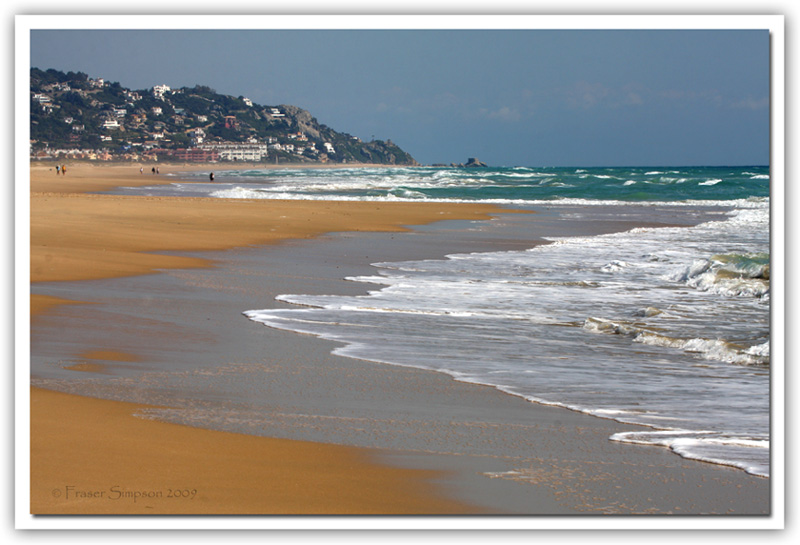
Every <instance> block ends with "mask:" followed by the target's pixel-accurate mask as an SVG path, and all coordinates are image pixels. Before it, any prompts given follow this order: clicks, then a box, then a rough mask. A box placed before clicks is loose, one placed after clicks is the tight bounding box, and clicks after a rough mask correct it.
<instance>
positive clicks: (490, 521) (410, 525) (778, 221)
mask: <svg viewBox="0 0 800 545" xmlns="http://www.w3.org/2000/svg"><path fill="white" fill-rule="evenodd" d="M43 29H105V30H116V29H120V30H121V29H142V30H157V29H219V30H223V29H264V30H266V29H298V30H299V29H381V30H388V29H437V30H444V29H530V30H534V29H610V30H623V29H641V30H651V29H652V30H656V29H705V30H710V29H766V30H769V31H770V34H771V60H770V63H771V76H770V77H771V96H770V104H771V126H770V130H771V161H770V162H771V172H770V175H771V184H772V187H771V193H770V199H771V205H772V211H771V213H772V216H771V221H772V230H771V234H772V245H773V251H772V253H771V258H772V269H773V271H777V274H774V275H773V276H772V279H771V303H772V318H773V320H772V325H771V344H772V347H771V360H772V362H773V365H772V369H771V371H772V378H771V380H772V385H773V388H772V404H771V407H772V420H771V426H772V438H771V449H772V453H773V454H772V456H773V460H772V467H771V473H772V477H771V499H772V502H771V512H772V514H771V515H770V516H769V517H736V516H733V517H702V516H700V517H680V516H662V517H647V516H642V517H616V516H615V517H609V518H604V517H603V518H600V517H589V516H582V515H575V516H566V517H543V516H542V517H538V516H520V517H516V516H515V517H475V518H473V517H313V516H303V517H280V516H276V517H272V516H271V517H191V518H185V517H184V518H175V517H151V516H146V515H143V516H127V517H116V516H104V517H92V516H70V517H66V516H65V517H42V516H38V517H34V516H32V515H30V514H29V512H28V511H29V505H30V482H29V475H30V463H29V457H30V449H29V440H30V420H29V407H30V388H29V387H30V297H29V293H30V282H29V279H30V245H29V241H30V221H29V219H30V202H29V194H30V191H29V188H30V180H29V176H30V168H29V164H30V163H29V156H28V155H29V154H28V141H29V135H30V132H29V131H30V127H29V119H30V112H29V75H30V32H31V31H32V30H43ZM15 31H16V32H15V45H16V52H15V53H16V55H15V57H16V59H15V60H16V62H15V111H16V115H15V131H16V139H15V155H14V157H15V180H16V183H15V195H14V197H15V206H16V231H15V237H14V238H15V251H14V258H15V267H16V268H15V289H16V295H17V296H16V298H15V349H14V350H15V360H16V366H15V394H16V400H15V401H16V426H15V463H16V466H15V475H16V481H15V491H16V496H15V500H16V501H15V506H14V514H15V523H16V528H17V529H114V530H122V529H137V530H142V529H191V530H201V529H235V530H248V529H251V530H252V529H272V530H281V529H298V530H341V529H367V530H378V529H380V530H392V529H397V530H413V529H422V530H439V529H447V530H475V529H486V530H529V529H537V530H546V529H559V530H576V529H580V530H614V529H621V528H622V529H634V530H635V529H639V530H645V529H646V530H675V529H694V530H701V529H711V530H744V529H749V530H774V529H783V528H784V517H785V506H784V499H785V488H784V487H785V483H784V479H785V477H786V473H785V461H784V449H785V434H786V427H785V426H786V422H785V418H784V415H785V410H786V405H785V399H784V388H785V386H784V385H785V384H786V382H785V378H786V376H785V359H784V358H785V344H784V343H785V328H784V317H785V312H786V309H785V304H784V303H785V295H786V292H785V289H784V288H785V285H784V274H783V273H784V271H785V258H784V252H785V250H786V246H785V239H784V226H785V216H784V206H785V204H784V203H785V201H784V197H785V191H784V187H785V179H784V176H785V147H784V146H785V130H786V128H785V117H784V116H785V96H784V92H785V79H784V70H785V62H786V61H785V36H784V31H785V30H784V17H783V16H782V15H688V16H683V15H591V16H589V15H320V16H310V15H270V16H252V15H247V16H242V15H180V16H173V15H159V16H157V17H154V16H151V15H112V16H107V15H103V16H100V15H57V16H55V15H42V16H36V15H18V16H16V17H15Z"/></svg>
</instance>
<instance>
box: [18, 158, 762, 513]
mask: <svg viewBox="0 0 800 545" xmlns="http://www.w3.org/2000/svg"><path fill="white" fill-rule="evenodd" d="M170 168H172V167H161V168H160V174H159V175H152V174H148V173H147V168H145V173H144V174H140V173H139V167H138V165H123V166H109V167H97V166H88V165H87V166H83V165H75V166H72V165H70V166H69V167H68V169H67V174H66V175H65V176H62V175H56V174H55V172H54V171H53V170H52V167H49V168H48V167H47V166H40V165H35V166H33V167H32V168H31V282H32V289H33V292H38V293H32V295H31V314H32V337H33V341H32V346H33V348H32V352H33V353H34V354H37V355H35V356H34V357H41V359H42V361H43V362H44V363H43V364H42V363H40V364H39V366H38V367H37V366H34V367H35V369H34V378H36V379H37V380H36V381H35V383H36V384H37V385H38V386H43V387H33V388H31V467H32V473H31V512H32V513H34V514H68V513H75V514H111V513H120V514H179V513H185V514H188V513H197V514H233V513H241V514H323V513H328V514H374V513H380V514H451V513H452V514H475V513H487V514H497V513H516V514H560V515H563V514H584V513H589V514H605V513H611V514H631V513H636V514H667V513H671V514H702V513H705V514H707V513H714V514H740V515H765V514H768V513H769V509H770V506H769V488H770V487H769V480H768V479H763V478H758V477H753V476H750V475H747V474H745V473H744V472H742V471H739V470H734V469H731V468H725V467H721V466H715V465H712V464H704V463H699V462H691V461H687V460H684V459H682V458H680V457H678V456H675V455H674V454H671V453H669V452H667V451H666V450H665V449H658V448H652V447H650V448H648V447H637V446H632V445H620V444H615V443H611V442H609V441H608V437H609V435H610V434H611V433H614V432H615V431H619V430H622V429H624V427H623V426H622V425H620V424H617V423H615V422H612V421H605V420H600V419H596V418H591V417H587V416H585V415H581V414H577V413H573V412H570V411H566V410H564V409H559V408H552V407H544V406H535V405H532V404H531V403H528V402H526V401H524V400H522V399H519V398H515V397H512V396H509V395H506V394H502V393H500V392H498V391H496V390H494V389H491V388H486V387H480V386H475V385H470V384H463V383H459V382H455V381H453V380H452V379H450V378H449V377H446V376H443V375H439V374H437V373H432V372H428V371H419V370H413V369H404V368H397V367H390V366H379V365H375V364H371V363H368V362H360V361H357V360H349V359H347V358H339V357H336V356H332V355H331V354H330V350H331V345H332V343H329V342H327V341H321V340H317V339H312V342H309V341H308V339H306V338H304V337H300V336H296V335H292V334H287V333H285V332H279V331H275V330H270V329H268V328H264V327H262V326H259V325H257V324H252V323H248V324H245V325H244V326H241V325H237V326H234V325H230V321H231V319H232V318H230V317H229V316H236V317H239V316H238V315H239V314H240V313H241V311H242V310H245V309H246V308H247V307H245V308H242V305H268V304H274V303H272V302H271V301H272V299H273V298H274V295H275V294H278V293H297V292H298V291H297V290H299V289H302V290H304V292H306V293H307V292H309V290H310V291H315V290H316V291H318V292H319V293H331V287H332V286H333V287H335V289H336V290H357V289H362V288H358V287H353V286H352V285H349V286H348V285H346V283H344V282H341V281H340V280H339V279H340V278H342V277H343V276H345V275H346V274H352V273H358V272H359V271H361V270H362V268H364V267H367V266H368V264H369V263H370V262H371V261H373V260H380V259H386V258H388V257H393V258H396V259H402V258H403V257H406V258H409V259H410V258H420V257H427V256H438V255H442V254H443V253H445V252H446V251H447V250H446V249H444V248H443V247H442V244H444V243H445V242H446V241H448V240H450V239H448V238H447V237H445V236H443V235H441V236H440V235H438V234H436V233H428V232H427V231H426V232H424V233H422V234H420V233H415V232H414V231H410V230H409V227H408V226H417V225H424V224H430V223H432V222H439V221H441V220H482V219H487V218H489V217H490V216H492V215H499V214H509V211H508V210H503V209H499V208H496V207H494V206H488V205H457V204H432V203H427V204H408V203H375V202H301V201H248V200H238V201H236V200H222V199H199V198H179V197H170V198H167V197H163V198H161V197H129V196H120V195H98V194H93V193H91V192H95V191H102V190H105V189H111V188H114V187H119V186H134V185H143V184H147V185H149V184H153V183H154V182H155V181H156V180H158V181H163V182H164V183H168V182H170V181H172V180H174V178H173V179H170V178H168V177H166V176H165V175H166V174H167V173H168V172H169V169H170ZM196 168H200V169H204V170H205V169H210V167H209V166H207V165H203V166H198V167H196ZM174 169H175V171H180V170H185V168H183V167H174ZM653 221H654V222H659V221H661V222H663V223H668V222H669V220H668V218H664V219H658V218H655V219H653ZM634 224H636V223H634ZM634 224H631V225H628V224H625V226H623V225H622V222H620V223H619V225H617V224H615V223H614V222H611V221H609V222H606V223H603V224H599V225H595V226H593V227H592V229H595V230H597V229H608V230H614V229H620V228H622V227H625V228H629V227H630V226H632V225H634ZM539 225H540V228H541V229H542V231H543V232H542V233H541V234H542V235H543V234H551V233H549V232H546V231H547V230H548V229H549V228H550V227H549V224H547V223H546V221H545V220H542V222H541V223H540V224H539ZM449 243H450V244H456V243H455V242H452V241H451V242H449ZM457 244H460V246H459V248H462V249H464V250H470V251H479V250H481V249H482V248H488V247H491V248H496V247H502V246H501V245H502V244H507V245H508V247H516V246H518V245H519V244H520V241H504V240H467V239H461V240H460V242H458V243H457ZM390 246H391V248H390ZM356 254H357V257H356ZM38 286H56V289H52V290H51V291H50V292H48V293H43V291H47V290H39V289H38ZM60 286H64V289H61V287H60ZM265 286H267V287H268V289H265ZM149 294H154V295H153V297H152V299H153V300H152V301H150V300H149V301H148V303H147V307H148V308H146V309H145V308H144V305H143V304H142V300H143V299H144V298H145V297H150V295H149ZM155 294H157V295H155ZM177 308H179V309H180V313H178V312H175V315H174V316H173V315H172V313H171V312H170V309H177ZM209 308H214V309H215V312H212V313H211V314H209V313H208V309H209ZM245 322H246V320H245ZM65 324H69V325H66V326H65ZM86 324H90V325H89V326H87V325H86ZM166 326H168V327H169V331H171V333H170V335H164V334H163V331H164V330H165V327H166ZM70 328H73V329H74V330H75V332H74V333H73V332H72V329H70ZM81 328H83V330H84V331H83V333H81V332H80V330H81ZM65 329H66V330H67V331H70V333H69V335H67V336H66V337H67V340H64V339H63V338H61V339H56V337H57V336H58V335H59V334H58V331H62V332H63V331H64V330H65ZM159 332H161V333H159ZM253 340H258V343H254V342H253ZM258 346H269V347H270V349H269V352H268V353H266V354H265V353H263V351H259V348H258ZM39 354H40V355H41V356H39ZM51 361H52V362H55V363H50V362H51ZM165 361H168V362H170V365H171V367H170V369H172V370H176V369H177V370H179V371H180V373H179V374H180V377H181V379H180V380H182V381H184V382H183V383H181V384H183V385H191V386H192V387H195V386H196V384H197V383H196V382H195V381H196V380H197V379H198V377H199V376H200V375H203V374H206V375H211V374H214V373H216V375H214V376H216V377H219V383H220V384H224V383H225V381H226V380H228V379H229V375H228V374H226V373H232V371H233V370H235V371H236V373H238V375H237V376H239V375H241V374H242V372H243V371H244V372H246V373H251V374H252V373H256V372H257V373H264V372H265V371H264V369H267V370H268V372H269V373H270V375H269V376H270V380H268V381H266V382H265V383H264V384H263V385H260V386H259V388H260V389H259V390H258V391H257V392H255V393H254V395H253V401H252V403H250V404H249V405H247V406H240V407H236V410H237V411H239V412H241V413H242V414H248V411H250V412H252V413H253V415H255V416H254V418H252V419H251V420H250V422H252V424H251V427H250V428H248V427H247V426H244V425H242V426H239V427H237V426H235V425H230V424H225V425H223V424H219V425H217V426H216V427H217V429H204V428H214V427H215V425H213V423H212V425H209V424H208V423H207V422H203V421H202V420H203V419H202V415H203V414H204V413H203V411H202V410H200V409H202V408H204V407H206V406H210V405H209V404H211V403H212V401H213V400H211V398H210V397H209V398H204V397H203V396H202V395H201V396H200V397H198V398H197V399H196V400H195V401H194V402H193V403H195V405H191V404H189V405H184V406H182V407H177V408H176V407H174V406H173V405H171V404H170V403H169V396H170V395H174V393H175V392H180V391H181V388H183V386H181V384H178V385H177V386H176V385H174V384H172V383H169V381H168V380H167V381H165V380H164V377H165V376H167V374H166V373H164V372H163V369H161V368H158V367H157V366H156V364H155V363H154V362H165ZM48 366H50V367H48ZM48 369H50V370H51V371H52V375H51V374H49V373H50V371H48ZM65 372H66V373H71V374H73V375H75V376H76V377H78V376H80V377H85V378H86V379H85V380H84V381H83V382H82V383H81V384H82V386H81V387H80V388H78V389H77V391H76V392H75V393H81V394H86V393H87V391H91V393H92V397H87V396H86V395H75V393H68V392H65V391H60V392H56V391H53V390H51V389H47V387H48V385H56V384H58V385H60V386H59V387H60V388H61V389H62V390H64V389H65V388H64V387H63V384H64V381H63V380H61V379H60V378H59V377H61V376H62V374H63V373H65ZM37 373H38V374H37ZM137 376H138V377H145V378H146V379H147V380H152V381H153V382H154V383H155V382H157V381H163V382H160V383H159V388H160V389H152V388H151V389H150V390H148V391H146V392H144V391H143V393H141V394H138V393H137V392H138V391H137V390H136V389H135V388H133V389H129V390H128V392H129V393H127V394H124V395H123V394H120V392H121V391H122V389H121V388H119V385H120V384H128V383H129V382H130V380H131V377H137ZM231 376H232V375H231ZM251 376H256V375H251ZM92 377H97V380H96V381H95V379H94V378H92ZM108 377H111V380H110V381H109V380H108ZM230 380H233V379H230ZM126 381H127V382H126ZM87 385H89V386H91V388H94V390H92V389H91V388H89V387H88V386H87ZM232 387H233V386H232ZM235 387H236V388H241V387H242V386H241V385H238V384H237V385H236V386H235ZM56 389H58V388H56ZM186 391H189V389H186ZM192 391H197V390H192ZM130 392H132V393H130ZM159 392H161V394H163V397H159V395H160V394H159ZM126 396H127V397H126ZM137 396H140V397H137ZM101 398H103V399H101ZM214 403H216V401H214ZM220 403H224V401H223V402H220ZM136 415H138V416H136ZM258 415H260V416H258ZM142 416H145V417H147V418H142ZM326 421H335V422H336V424H337V425H336V426H325V425H323V424H320V422H326ZM220 430H227V431H220ZM334 443H337V444H334ZM496 453H500V454H496ZM520 453H525V454H524V456H523V455H521V454H520ZM487 477H494V478H487ZM137 493H138V495H137Z"/></svg>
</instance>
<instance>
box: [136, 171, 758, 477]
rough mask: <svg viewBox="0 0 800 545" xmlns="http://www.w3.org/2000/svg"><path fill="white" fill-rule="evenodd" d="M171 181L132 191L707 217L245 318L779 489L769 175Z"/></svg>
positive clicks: (382, 271)
mask: <svg viewBox="0 0 800 545" xmlns="http://www.w3.org/2000/svg"><path fill="white" fill-rule="evenodd" d="M175 177H176V179H175V181H174V183H172V184H171V185H167V186H158V187H156V186H153V187H145V188H129V189H127V190H126V191H127V192H129V193H130V192H136V193H137V194H154V195H155V194H157V195H184V196H203V197H208V198H241V199H311V200H359V201H370V200H372V201H408V202H426V201H430V202H482V203H494V204H498V205H501V206H504V207H507V208H509V209H513V210H523V211H531V212H537V211H541V210H544V209H546V210H548V211H553V210H556V211H558V210H559V209H563V210H565V211H567V210H569V211H574V210H576V209H582V210H588V211H591V210H592V209H600V208H601V207H602V208H603V210H606V211H608V210H611V211H612V212H613V214H614V215H618V216H620V217H623V216H625V215H626V214H627V212H628V211H629V210H632V209H633V207H636V208H639V209H640V208H641V207H645V208H646V209H652V210H653V211H656V210H658V209H659V208H663V207H670V208H678V209H681V208H685V209H686V210H689V209H697V208H703V209H705V210H711V211H713V212H714V214H713V219H712V220H711V221H703V222H701V223H699V224H697V225H675V226H660V227H652V226H649V227H648V226H644V227H638V228H634V229H630V230H626V231H623V232H614V233H611V234H599V235H595V236H561V237H549V238H546V239H545V240H544V241H541V240H539V241H537V242H536V243H534V242H533V241H532V242H531V244H530V247H529V248H525V249H523V250H513V251H508V250H503V251H488V252H486V251H481V252H476V253H460V254H452V255H447V256H444V257H443V258H441V259H422V260H416V261H400V262H391V261H387V262H379V263H373V264H372V267H371V271H370V273H369V274H364V275H359V276H352V277H348V278H347V280H349V281H352V282H355V283H360V284H363V285H365V286H367V287H368V290H367V293H366V294H361V295H339V294H327V295H304V294H293V293H287V294H282V295H280V296H279V297H278V300H279V301H281V302H283V303H288V304H289V305H290V306H289V307H288V308H287V307H286V306H285V305H283V306H282V307H281V308H269V309H262V308H252V309H243V311H244V314H245V315H246V316H247V317H248V318H249V319H251V320H253V321H255V322H258V323H261V324H264V325H265V326H269V327H272V328H278V329H281V330H288V331H292V332H296V333H302V334H312V335H316V336H318V337H322V338H325V339H330V340H334V341H336V342H337V343H339V344H338V346H339V347H338V348H336V350H335V353H336V354H338V355H341V356H346V357H351V358H358V359H361V360H369V361H373V362H378V363H381V364H387V365H398V366H406V367H414V368H421V369H429V370H433V371H438V372H442V373H446V374H448V375H450V376H452V377H453V378H454V379H455V380H458V381H462V382H468V383H475V384H482V385H489V386H493V387H495V388H497V389H498V390H501V391H503V392H506V393H508V394H510V395H514V396H519V397H522V398H525V399H527V400H529V401H531V402H533V403H540V404H546V405H554V406H560V407H564V408H567V409H570V410H573V411H580V412H582V413H586V414H588V415H592V416H594V417H599V418H606V419H613V420H616V421H619V422H622V423H629V424H637V425H639V426H643V427H636V430H637V431H631V432H623V433H618V434H615V435H613V436H612V437H610V438H609V439H610V440H612V441H617V442H621V443H638V444H646V445H659V446H662V447H664V448H668V449H670V450H671V451H673V452H674V453H676V454H677V455H680V456H682V457H685V458H689V459H694V460H702V461H705V462H711V463H715V464H723V465H728V466H733V467H736V468H740V469H742V470H744V471H746V472H748V473H751V474H754V475H759V476H763V477H768V476H769V473H770V401H771V396H770V383H771V381H770V171H769V167H767V166H748V167H685V168H679V167H663V168H658V167H646V168H631V167H625V168H619V167H615V168H606V167H603V168H552V167H548V168H540V167H514V168H491V167H490V168H457V167H394V166H387V167H374V168H373V167H357V168H347V167H343V168H330V169H304V168H286V169H258V168H241V169H239V170H225V171H220V172H218V173H217V174H216V176H215V178H214V180H213V181H210V180H209V173H208V172H183V173H179V174H176V176H175ZM567 219H568V218H567ZM491 221H492V220H488V221H487V222H485V223H486V224H487V225H488V224H491ZM646 223H647V222H645V221H643V222H642V224H643V225H645V224H646Z"/></svg>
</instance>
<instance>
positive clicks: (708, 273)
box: [666, 253, 770, 298]
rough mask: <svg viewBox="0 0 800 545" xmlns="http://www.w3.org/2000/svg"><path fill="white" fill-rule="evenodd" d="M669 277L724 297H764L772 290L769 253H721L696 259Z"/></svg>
mask: <svg viewBox="0 0 800 545" xmlns="http://www.w3.org/2000/svg"><path fill="white" fill-rule="evenodd" d="M666 279H667V280H669V281H672V282H680V283H684V284H685V285H687V286H689V287H692V288H695V289H698V290H701V291H710V292H713V293H717V294H719V295H724V296H743V297H755V298H760V297H765V296H768V295H769V291H770V281H769V279H770V263H769V254H763V253H762V254H720V255H715V256H712V257H711V258H708V259H697V260H695V261H693V262H692V263H691V264H690V265H688V266H686V267H683V268H681V269H678V270H676V271H674V272H673V273H671V274H668V275H667V276H666Z"/></svg>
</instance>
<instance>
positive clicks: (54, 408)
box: [30, 165, 495, 514]
mask: <svg viewBox="0 0 800 545" xmlns="http://www.w3.org/2000/svg"><path fill="white" fill-rule="evenodd" d="M201 168H202V167H201ZM177 169H179V168H178V167H176V170H177ZM160 170H161V172H160V175H156V176H154V175H152V174H140V173H139V172H138V165H133V166H132V165H122V166H109V167H96V166H89V165H69V166H68V168H67V172H66V174H65V175H60V174H59V175H57V174H56V173H55V170H54V167H53V166H39V165H37V166H34V167H32V168H31V194H30V195H31V199H30V201H31V282H32V283H36V282H43V281H64V280H91V279H98V278H111V277H123V276H130V275H140V274H147V273H152V272H154V271H157V270H159V269H165V268H190V267H202V266H206V265H207V264H208V263H207V262H206V261H204V260H201V259H192V258H187V257H177V256H169V255H163V254H154V253H152V252H168V251H178V250H215V249H224V248H230V247H235V246H247V245H255V244H268V243H273V242H278V241H280V240H285V239H291V238H306V237H312V236H315V235H319V234H322V233H326V232H330V231H345V230H356V231H357V230H375V231H386V230H396V231H401V230H404V229H405V227H404V226H405V225H413V224H421V223H426V222H431V221H436V220H440V219H446V218H485V217H487V214H488V213H490V212H492V211H495V208H493V207H490V206H459V205H440V204H433V205H430V204H424V205H419V206H408V205H404V204H394V203H386V204H376V203H358V202H356V203H305V202H275V201H269V202H265V201H223V200H213V201H212V200H203V199H188V198H186V199H184V198H181V199H177V198H146V197H145V198H140V197H124V196H106V195H96V194H87V193H86V192H90V191H101V190H104V189H110V188H113V187H118V186H133V185H143V184H145V185H149V184H152V183H154V181H155V180H161V181H163V182H165V183H166V182H168V181H170V180H168V179H165V178H164V177H163V175H164V174H166V173H167V167H164V168H160ZM63 302H65V301H63V300H60V299H58V298H54V297H46V296H39V295H33V296H32V297H31V311H32V316H33V317H34V318H35V317H36V316H37V315H39V314H41V313H44V312H48V311H51V310H52V309H53V308H55V307H57V306H58V305H59V304H61V303H63ZM106 357H107V355H106ZM82 370H97V368H96V367H85V368H83V369H82ZM137 409H138V407H137V406H135V405H125V404H121V403H117V402H111V401H103V400H96V399H89V398H82V397H79V396H69V395H65V394H58V393H53V392H48V391H45V390H40V389H32V390H31V437H32V441H31V465H32V475H31V479H32V483H31V512H32V513H34V514H43V513H85V514H90V513H151V514H165V513H298V514H301V513H387V514H388V513H455V512H462V513H463V512H470V507H468V506H466V505H460V504H458V503H457V502H452V501H445V500H442V499H440V498H438V497H437V495H436V494H435V493H434V491H433V490H432V489H431V488H430V487H429V486H427V485H426V484H425V482H424V481H425V479H426V478H429V477H430V475H429V474H426V473H425V472H420V471H412V470H401V469H396V468H387V467H381V466H379V465H377V464H375V463H373V462H370V461H369V456H368V455H367V454H366V452H367V451H360V450H357V449H352V448H343V447H335V446H329V445H321V444H315V443H303V442H291V441H280V440H271V439H265V438H255V437H249V436H241V435H236V434H226V433H216V432H210V431H202V430H196V429H190V428H185V427H181V426H175V425H169V424H163V423H159V422H154V421H145V420H141V419H138V418H135V417H134V416H132V415H133V413H134V412H135V411H136V410H137ZM177 482H180V483H181V484H180V485H178V486H181V487H187V486H191V487H192V489H197V490H198V495H197V496H196V497H195V498H194V499H192V500H185V499H179V500H177V501H176V500H175V499H174V498H167V497H161V498H153V499H152V501H147V502H144V501H142V502H133V501H111V500H110V499H109V495H113V494H114V492H112V491H110V490H109V486H111V484H110V483H119V486H120V487H122V488H126V489H127V490H132V491H135V490H140V491H150V492H152V493H153V494H155V493H157V492H162V493H163V494H164V495H165V496H166V494H167V489H168V488H169V486H171V485H172V483H177ZM70 483H81V484H80V485H79V488H80V489H81V490H82V491H84V492H88V491H94V492H98V491H105V494H104V497H103V496H100V495H99V494H98V495H97V497H91V498H90V497H88V496H89V495H88V494H87V495H84V496H86V497H74V498H73V499H75V500H79V501H70V502H65V501H63V499H64V497H65V495H66V494H67V493H68V490H67V488H66V487H67V486H72V485H71V484H70ZM69 493H72V494H78V489H69ZM62 494H63V495H62ZM60 500H61V501H60Z"/></svg>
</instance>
